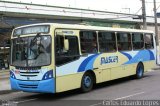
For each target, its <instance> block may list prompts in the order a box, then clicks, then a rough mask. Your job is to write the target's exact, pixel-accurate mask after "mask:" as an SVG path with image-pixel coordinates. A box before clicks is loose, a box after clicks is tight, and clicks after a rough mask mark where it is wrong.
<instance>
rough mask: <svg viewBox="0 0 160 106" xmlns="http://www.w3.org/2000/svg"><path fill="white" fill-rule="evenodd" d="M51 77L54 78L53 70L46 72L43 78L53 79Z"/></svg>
mask: <svg viewBox="0 0 160 106" xmlns="http://www.w3.org/2000/svg"><path fill="white" fill-rule="evenodd" d="M51 78H53V70H51V71H48V72H46V73H45V74H44V76H43V78H42V80H47V79H51Z"/></svg>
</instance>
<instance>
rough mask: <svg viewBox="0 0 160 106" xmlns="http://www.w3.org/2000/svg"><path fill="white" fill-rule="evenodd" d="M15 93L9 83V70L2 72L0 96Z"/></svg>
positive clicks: (0, 74) (0, 72) (0, 75)
mask: <svg viewBox="0 0 160 106" xmlns="http://www.w3.org/2000/svg"><path fill="white" fill-rule="evenodd" d="M10 92H13V91H12V90H11V87H10V82H9V70H0V95H2V94H7V93H10Z"/></svg>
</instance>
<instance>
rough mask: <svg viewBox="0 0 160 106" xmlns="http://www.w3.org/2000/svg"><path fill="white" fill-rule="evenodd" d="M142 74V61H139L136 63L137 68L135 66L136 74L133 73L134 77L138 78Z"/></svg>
mask: <svg viewBox="0 0 160 106" xmlns="http://www.w3.org/2000/svg"><path fill="white" fill-rule="evenodd" d="M143 74H144V66H143V64H142V63H139V64H138V65H137V68H136V75H135V77H136V78H137V79H140V78H142V77H143Z"/></svg>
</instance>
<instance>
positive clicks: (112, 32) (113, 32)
mask: <svg viewBox="0 0 160 106" xmlns="http://www.w3.org/2000/svg"><path fill="white" fill-rule="evenodd" d="M100 33H111V34H114V37H115V41H114V43H115V51H114V50H112V51H104V52H101V50H100V40H99V38H100V37H99V36H100V35H99V34H100ZM112 42H113V41H112ZM98 46H99V52H100V53H115V52H117V35H116V32H115V31H98Z"/></svg>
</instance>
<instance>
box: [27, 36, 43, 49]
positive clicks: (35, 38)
mask: <svg viewBox="0 0 160 106" xmlns="http://www.w3.org/2000/svg"><path fill="white" fill-rule="evenodd" d="M40 34H41V33H37V35H36V36H35V37H34V38H33V40H31V43H30V46H29V48H32V47H33V46H34V45H35V43H36V41H37V38H38V37H41V36H40ZM40 40H41V39H40Z"/></svg>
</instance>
